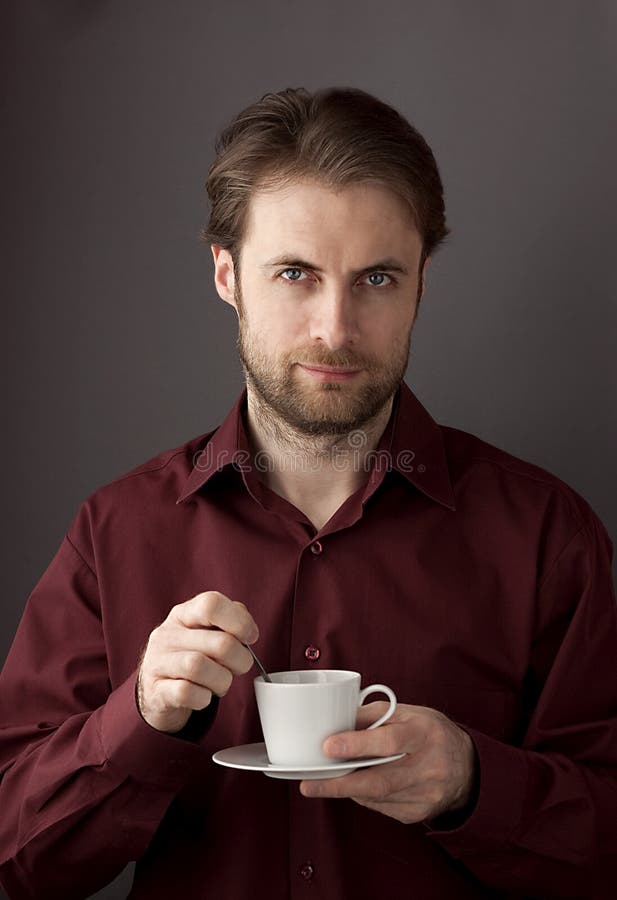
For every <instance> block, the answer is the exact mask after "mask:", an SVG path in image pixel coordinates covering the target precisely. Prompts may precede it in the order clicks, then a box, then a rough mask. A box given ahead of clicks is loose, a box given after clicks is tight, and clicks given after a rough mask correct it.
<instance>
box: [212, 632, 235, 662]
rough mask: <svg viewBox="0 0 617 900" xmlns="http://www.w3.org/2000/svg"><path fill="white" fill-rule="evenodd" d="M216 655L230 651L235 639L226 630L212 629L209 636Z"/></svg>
mask: <svg viewBox="0 0 617 900" xmlns="http://www.w3.org/2000/svg"><path fill="white" fill-rule="evenodd" d="M210 640H211V641H212V644H213V645H214V648H215V652H216V653H217V655H218V656H223V657H224V656H227V654H228V653H230V652H231V650H232V649H233V646H234V644H235V642H236V639H235V638H234V637H233V635H231V634H229V633H228V632H227V631H213V632H212V634H211V637H210Z"/></svg>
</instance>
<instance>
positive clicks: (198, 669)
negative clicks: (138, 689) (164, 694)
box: [152, 650, 233, 697]
mask: <svg viewBox="0 0 617 900" xmlns="http://www.w3.org/2000/svg"><path fill="white" fill-rule="evenodd" d="M152 678H153V680H157V681H158V680H160V681H163V680H166V679H171V680H181V681H188V682H190V683H192V684H195V685H196V686H197V687H202V688H208V690H210V691H212V693H214V694H216V695H217V696H218V697H224V696H225V694H227V693H228V691H229V689H230V687H231V685H232V682H233V674H232V672H230V670H229V669H228V668H226V666H222V665H220V664H219V663H218V662H216V661H215V660H213V659H210V658H209V657H207V656H204V655H203V653H196V652H194V651H190V650H189V651H182V652H174V653H169V654H166V655H165V656H163V657H162V658H161V660H160V662H159V663H158V664H157V667H156V669H155V670H154V671H153V672H152Z"/></svg>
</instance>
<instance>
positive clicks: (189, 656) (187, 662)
mask: <svg viewBox="0 0 617 900" xmlns="http://www.w3.org/2000/svg"><path fill="white" fill-rule="evenodd" d="M202 665H203V658H202V655H201V653H199V652H198V651H197V650H187V651H186V653H184V654H183V656H182V674H183V675H186V676H187V678H190V679H191V680H192V681H195V680H197V678H198V677H199V674H200V672H201V668H202Z"/></svg>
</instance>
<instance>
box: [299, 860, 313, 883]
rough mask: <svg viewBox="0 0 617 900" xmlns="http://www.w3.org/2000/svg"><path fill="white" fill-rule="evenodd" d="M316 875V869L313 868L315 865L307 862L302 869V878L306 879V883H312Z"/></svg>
mask: <svg viewBox="0 0 617 900" xmlns="http://www.w3.org/2000/svg"><path fill="white" fill-rule="evenodd" d="M314 874H315V869H314V868H313V864H312V863H310V862H305V863H304V865H303V866H302V868H301V869H300V875H301V877H302V878H304V880H305V881H310V880H311V878H312V877H313V875H314Z"/></svg>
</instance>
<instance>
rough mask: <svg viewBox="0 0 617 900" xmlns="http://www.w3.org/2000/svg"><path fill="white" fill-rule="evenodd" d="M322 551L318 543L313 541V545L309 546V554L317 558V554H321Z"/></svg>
mask: <svg viewBox="0 0 617 900" xmlns="http://www.w3.org/2000/svg"><path fill="white" fill-rule="evenodd" d="M322 550H323V547H322V546H321V544H320V542H319V541H313V543H312V544H311V553H314V554H315V556H319V554H320V553H321V551H322Z"/></svg>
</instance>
